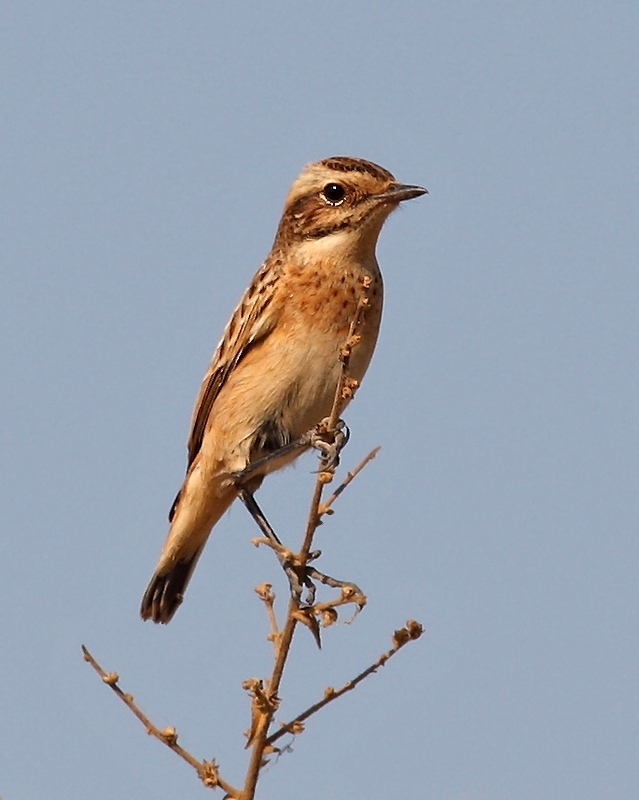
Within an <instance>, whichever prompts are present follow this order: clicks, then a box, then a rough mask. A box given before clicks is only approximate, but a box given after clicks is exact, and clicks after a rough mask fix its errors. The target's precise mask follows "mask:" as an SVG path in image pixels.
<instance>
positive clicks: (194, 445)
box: [187, 262, 281, 469]
mask: <svg viewBox="0 0 639 800" xmlns="http://www.w3.org/2000/svg"><path fill="white" fill-rule="evenodd" d="M278 275H279V270H276V269H274V268H273V266H272V265H269V263H268V262H266V263H265V264H264V265H263V266H262V267H261V269H260V270H259V271H258V272H257V273H256V275H255V277H254V278H253V280H252V281H251V284H250V286H249V287H248V289H247V290H246V292H245V293H244V296H243V297H242V299H241V300H240V303H239V305H238V307H237V308H236V309H235V311H234V312H233V316H232V317H231V319H230V320H229V323H228V325H227V326H226V329H225V331H224V335H223V336H222V340H221V341H220V343H219V345H218V346H217V349H216V351H215V353H214V355H213V360H212V361H211V365H210V367H209V369H208V372H207V373H206V375H205V376H204V381H203V382H202V387H201V389H200V393H199V395H198V398H197V401H196V403H195V409H194V410H193V419H192V422H191V433H190V436H189V440H188V467H187V469H188V468H189V467H190V466H191V464H192V463H193V461H194V459H195V457H196V456H197V454H198V453H199V451H200V448H201V446H202V439H203V438H204V432H205V430H206V426H207V423H208V420H209V417H210V415H211V411H212V409H213V404H214V403H215V398H216V397H217V396H218V394H219V393H220V390H221V389H222V387H223V386H224V384H225V383H226V380H227V378H228V376H229V375H230V374H231V372H232V370H233V369H234V368H235V367H236V366H237V365H238V364H239V363H240V361H241V360H242V358H243V357H244V356H245V355H246V354H247V353H248V351H249V350H250V349H251V348H252V347H254V346H255V345H256V344H257V343H258V342H260V341H262V340H264V339H265V338H266V337H267V336H268V335H269V334H270V333H271V331H272V330H273V328H274V327H275V325H276V323H277V320H278V318H279V316H280V312H281V306H280V304H276V303H273V298H274V296H275V292H276V289H277V282H278Z"/></svg>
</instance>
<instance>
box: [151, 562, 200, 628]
mask: <svg viewBox="0 0 639 800" xmlns="http://www.w3.org/2000/svg"><path fill="white" fill-rule="evenodd" d="M200 553H201V549H200V550H198V552H197V553H195V554H194V555H193V556H191V558H189V559H188V560H186V561H178V562H177V563H176V564H174V565H173V566H172V567H171V569H170V571H169V572H165V573H163V574H158V573H157V572H156V574H155V575H154V576H153V577H152V578H151V582H150V583H149V585H148V586H147V587H146V592H145V593H144V597H143V598H142V605H141V606H140V616H141V617H142V619H145V620H146V619H152V620H153V622H161V623H162V624H163V625H166V623H167V622H170V621H171V620H172V619H173V615H174V614H175V612H176V611H177V610H178V608H179V607H180V605H181V603H182V600H184V592H185V590H186V586H187V584H188V582H189V580H190V578H191V574H192V573H193V570H194V569H195V565H196V564H197V560H198V558H199V557H200Z"/></svg>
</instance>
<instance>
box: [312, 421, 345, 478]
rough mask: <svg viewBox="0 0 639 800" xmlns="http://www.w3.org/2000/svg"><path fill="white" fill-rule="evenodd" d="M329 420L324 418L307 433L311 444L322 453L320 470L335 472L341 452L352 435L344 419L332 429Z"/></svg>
mask: <svg viewBox="0 0 639 800" xmlns="http://www.w3.org/2000/svg"><path fill="white" fill-rule="evenodd" d="M329 422H330V420H329V419H328V418H326V419H323V420H322V421H321V422H320V423H319V424H318V425H316V426H315V428H313V430H312V431H309V432H308V434H307V436H308V438H309V444H310V445H311V447H314V448H315V449H316V450H319V452H320V455H321V459H322V460H321V464H320V469H319V472H335V470H336V469H337V467H338V466H339V456H340V453H341V452H342V450H343V448H344V447H345V446H346V444H347V443H348V440H349V438H350V435H351V432H350V431H349V429H348V427H347V425H346V423H345V422H344V420H343V419H338V420H337V422H336V423H335V427H334V428H332V429H330V428H329V427H328V425H329Z"/></svg>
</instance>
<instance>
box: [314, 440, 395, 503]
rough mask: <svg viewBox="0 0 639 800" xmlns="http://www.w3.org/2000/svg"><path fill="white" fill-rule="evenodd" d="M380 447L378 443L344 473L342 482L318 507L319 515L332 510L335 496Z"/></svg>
mask: <svg viewBox="0 0 639 800" xmlns="http://www.w3.org/2000/svg"><path fill="white" fill-rule="evenodd" d="M381 449H382V448H381V445H380V446H378V447H376V448H375V449H374V450H371V451H370V453H369V454H368V455H367V456H366V458H364V459H362V461H360V462H359V464H358V465H357V466H356V467H355V469H354V470H353V471H352V472H347V473H346V477H345V478H344V480H343V481H342V483H340V485H339V486H338V487H337V489H335V491H334V492H333V494H332V495H331V496H330V497H329V498H328V500H327V501H326V502H325V503H321V504H320V506H319V507H318V509H317V513H318V514H319V515H320V516H324V514H332V513H333V510H332V508H331V506H332V505H333V503H334V502H335V501H336V500H337V498H338V497H339V496H340V494H341V493H342V492H343V491H344V489H346V487H347V486H348V485H349V483H351V481H352V480H353V479H354V478H356V477H357V476H358V475H359V473H360V472H361V471H362V470H363V469H364V467H365V466H366V465H367V464H368V463H369V462H370V461H372V460H373V459H374V458H375V456H376V455H377V454H378V453H379V451H380V450H381Z"/></svg>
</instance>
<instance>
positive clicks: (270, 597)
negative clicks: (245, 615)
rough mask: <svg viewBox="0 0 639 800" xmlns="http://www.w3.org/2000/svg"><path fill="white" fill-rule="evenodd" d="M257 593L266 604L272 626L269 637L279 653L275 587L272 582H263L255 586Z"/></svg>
mask: <svg viewBox="0 0 639 800" xmlns="http://www.w3.org/2000/svg"><path fill="white" fill-rule="evenodd" d="M255 593H256V594H257V596H258V597H259V598H260V600H261V601H262V602H263V603H264V605H265V606H266V613H267V614H268V621H269V624H270V626H271V632H270V633H269V635H268V639H269V640H270V641H271V642H273V646H274V647H275V652H276V653H277V648H278V647H279V641H280V629H279V626H278V624H277V617H276V616H275V594H274V593H273V587H272V586H271V584H270V583H262V584H260V585H259V586H256V587H255Z"/></svg>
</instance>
